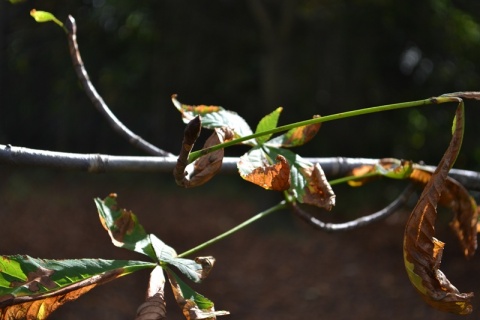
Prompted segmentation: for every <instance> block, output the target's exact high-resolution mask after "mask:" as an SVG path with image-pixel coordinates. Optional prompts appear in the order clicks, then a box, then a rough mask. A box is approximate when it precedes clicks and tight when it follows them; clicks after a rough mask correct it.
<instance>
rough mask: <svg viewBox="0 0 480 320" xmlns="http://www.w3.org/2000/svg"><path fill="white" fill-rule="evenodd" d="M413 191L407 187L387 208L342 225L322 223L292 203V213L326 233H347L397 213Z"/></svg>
mask: <svg viewBox="0 0 480 320" xmlns="http://www.w3.org/2000/svg"><path fill="white" fill-rule="evenodd" d="M414 190H415V186H414V184H410V185H408V187H407V188H406V189H405V190H404V191H403V192H402V193H401V194H400V196H398V198H397V199H395V200H394V201H393V202H391V203H390V204H389V205H388V206H386V207H385V208H383V209H382V210H380V211H377V212H375V213H372V214H370V215H368V216H363V217H360V218H358V219H355V220H351V221H348V222H343V223H328V222H323V221H321V220H319V219H317V218H316V217H314V216H312V215H311V214H310V213H308V212H306V211H304V210H303V209H302V208H300V207H299V206H298V204H297V203H293V204H292V207H293V212H294V213H295V214H296V215H297V216H298V217H300V218H301V219H302V220H304V221H306V222H307V223H308V224H310V225H311V226H312V227H314V228H316V229H320V230H323V231H327V232H339V231H348V230H352V229H357V228H360V227H363V226H366V225H369V224H371V223H373V222H376V221H379V220H381V219H385V218H386V217H388V216H390V215H392V214H394V213H395V212H397V211H398V209H400V208H401V207H402V206H403V205H404V204H405V203H406V202H407V201H408V199H409V198H410V195H411V194H412V192H413V191H414Z"/></svg>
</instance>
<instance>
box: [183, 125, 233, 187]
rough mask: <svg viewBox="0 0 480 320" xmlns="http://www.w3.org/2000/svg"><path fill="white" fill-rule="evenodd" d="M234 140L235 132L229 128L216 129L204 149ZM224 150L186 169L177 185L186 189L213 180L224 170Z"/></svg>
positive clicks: (215, 152)
mask: <svg viewBox="0 0 480 320" xmlns="http://www.w3.org/2000/svg"><path fill="white" fill-rule="evenodd" d="M232 139H233V132H232V131H231V130H230V129H229V128H216V129H215V132H213V133H212V135H211V136H210V137H209V138H208V139H207V141H206V142H205V145H204V146H203V148H204V149H206V148H209V147H212V146H215V145H218V144H220V143H224V142H227V141H230V140H232ZM223 156H224V149H220V150H217V151H213V152H210V153H208V154H206V155H204V156H202V157H200V158H198V159H197V160H195V161H194V162H193V163H191V164H189V165H187V166H186V168H185V174H184V175H183V179H182V180H181V181H178V180H177V184H179V185H180V186H182V187H185V188H191V187H198V186H200V185H202V184H204V183H206V182H208V181H209V180H210V179H211V178H213V177H214V176H215V175H216V174H217V173H218V171H220V169H221V168H222V161H223Z"/></svg>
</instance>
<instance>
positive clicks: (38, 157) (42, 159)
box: [0, 144, 480, 191]
mask: <svg viewBox="0 0 480 320" xmlns="http://www.w3.org/2000/svg"><path fill="white" fill-rule="evenodd" d="M305 159H306V160H308V161H310V162H312V163H319V164H320V165H321V166H322V169H323V171H324V172H325V174H326V175H327V177H329V178H332V177H343V176H345V175H348V174H349V173H350V172H351V171H352V169H354V168H356V167H359V166H362V165H374V164H376V163H378V159H369V158H345V157H330V158H305ZM238 160H239V158H233V157H225V158H224V159H223V165H222V171H223V172H225V173H227V172H230V173H233V172H237V162H238ZM0 164H6V165H15V166H29V167H43V168H54V169H63V170H76V171H86V172H91V173H103V172H164V173H165V172H172V171H173V169H174V168H175V165H176V164H177V159H176V157H170V156H169V157H152V156H147V157H137V156H112V155H105V154H79V153H66V152H56V151H45V150H37V149H29V148H23V147H14V146H12V145H2V144H0ZM421 167H422V169H426V170H430V171H433V170H435V167H434V166H423V165H422V166H421ZM449 175H450V176H451V177H452V178H454V179H455V180H457V181H458V182H460V183H461V184H462V185H463V186H464V187H465V188H467V189H468V190H471V191H480V172H475V171H469V170H461V169H452V170H450V174H449Z"/></svg>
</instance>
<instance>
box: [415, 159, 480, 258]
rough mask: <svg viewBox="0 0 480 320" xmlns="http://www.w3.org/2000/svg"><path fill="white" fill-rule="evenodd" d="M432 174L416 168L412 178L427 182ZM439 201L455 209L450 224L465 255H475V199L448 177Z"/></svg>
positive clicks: (476, 213)
mask: <svg viewBox="0 0 480 320" xmlns="http://www.w3.org/2000/svg"><path fill="white" fill-rule="evenodd" d="M431 176H432V173H431V172H428V171H425V170H420V169H415V170H413V173H412V175H411V176H410V179H411V180H412V181H414V182H416V183H420V184H427V183H428V181H429V180H430V178H431ZM438 203H439V204H440V205H441V206H443V207H446V208H449V209H451V210H452V211H453V213H454V217H453V220H452V222H451V223H450V226H451V227H452V230H453V231H454V233H455V235H456V236H457V238H458V240H459V242H460V245H461V246H462V249H463V253H464V255H465V257H467V258H471V257H473V255H474V254H475V251H476V249H477V222H478V210H477V204H476V202H475V200H474V199H473V198H472V197H471V196H470V194H469V193H468V191H467V189H465V187H464V186H462V185H461V184H460V183H459V182H458V181H456V180H455V179H453V178H451V177H447V179H446V181H445V190H444V191H443V192H442V194H441V196H440V199H439V202H438Z"/></svg>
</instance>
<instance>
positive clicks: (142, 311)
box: [135, 266, 167, 320]
mask: <svg viewBox="0 0 480 320" xmlns="http://www.w3.org/2000/svg"><path fill="white" fill-rule="evenodd" d="M164 289H165V275H164V274H163V268H162V267H160V266H156V267H155V269H153V271H152V272H151V273H150V281H149V282H148V289H147V297H146V298H145V302H144V303H142V304H141V305H140V307H138V309H137V316H136V318H135V320H160V319H166V318H167V315H166V313H167V310H166V304H165V298H164V293H165V290H164Z"/></svg>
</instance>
